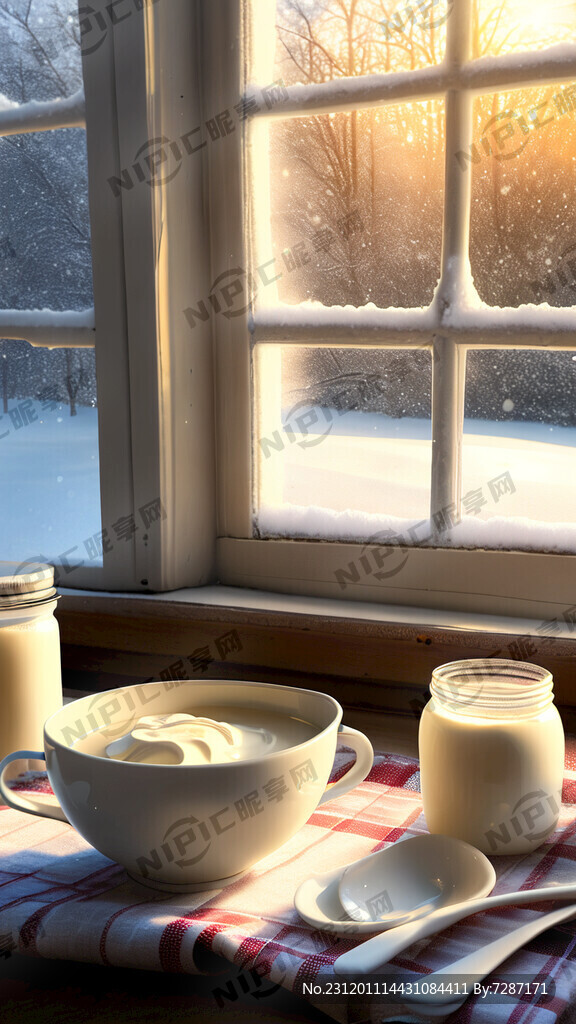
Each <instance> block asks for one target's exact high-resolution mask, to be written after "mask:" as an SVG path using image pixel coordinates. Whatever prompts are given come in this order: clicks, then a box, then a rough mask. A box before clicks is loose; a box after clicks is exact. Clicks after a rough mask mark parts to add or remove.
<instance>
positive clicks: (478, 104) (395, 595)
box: [212, 0, 576, 614]
mask: <svg viewBox="0 0 576 1024" xmlns="http://www.w3.org/2000/svg"><path fill="white" fill-rule="evenodd" d="M273 7H275V8H276V9H275V11H274V10H271V8H273ZM244 10H245V15H246V21H245V23H244V26H243V27H244V32H245V40H246V42H245V53H246V54H247V62H246V66H245V67H243V66H242V65H241V63H240V61H239V62H238V64H237V66H236V67H235V68H229V73H230V75H231V76H232V79H231V80H233V76H234V75H238V76H239V77H241V76H242V75H243V76H244V85H245V95H244V109H245V110H246V144H245V148H244V150H242V151H240V153H239V154H238V155H237V158H236V159H237V162H240V161H242V164H241V166H242V171H243V179H242V181H243V187H244V192H242V182H241V183H235V187H234V188H232V189H231V190H230V191H229V193H228V196H227V199H228V202H227V204H226V213H223V212H222V211H221V210H220V211H219V212H218V217H219V222H220V224H224V223H226V225H227V227H228V234H227V240H226V243H225V244H226V249H225V250H222V251H226V253H227V254H229V253H233V254H234V256H235V257H236V260H234V258H233V259H232V261H230V260H229V261H228V263H224V264H222V263H221V264H220V265H218V264H217V263H213V281H214V294H215V295H217V296H218V298H219V301H220V309H219V310H218V334H219V341H218V344H219V346H220V351H221V364H220V365H221V367H222V368H223V371H224V372H223V373H222V375H221V379H220V387H221V388H222V393H223V395H224V396H225V398H224V400H223V408H222V409H220V410H219V414H220V436H221V437H222V438H225V439H226V450H225V451H221V452H220V455H219V465H220V474H221V479H223V480H224V481H225V482H226V484H227V487H226V488H222V489H221V501H222V523H223V528H222V530H221V533H222V534H223V539H222V540H221V541H220V544H219V551H220V564H221V576H222V578H223V579H225V580H227V581H229V582H234V583H237V584H240V583H243V584H244V585H250V586H261V587H269V588H270V589H281V590H289V591H293V592H298V591H300V592H301V591H302V590H304V591H307V592H308V593H315V594H320V595H331V596H339V597H343V598H354V599H358V598H360V599H365V600H376V601H393V602H399V603H412V604H422V605H428V604H429V603H432V604H436V605H437V606H439V607H454V606H458V607H464V608H466V607H467V608H477V609H482V610H484V611H495V612H500V613H501V612H504V611H508V612H511V611H512V609H515V611H516V612H517V613H518V612H521V611H523V612H524V613H526V614H531V613H532V612H533V611H534V609H535V607H536V603H537V602H538V601H540V602H541V603H542V602H543V603H547V602H555V601H559V602H561V601H564V602H565V601H566V600H568V601H570V594H569V592H568V591H569V585H570V584H569V578H570V566H571V563H572V557H566V554H567V553H571V554H573V552H574V550H575V542H576V527H575V525H574V512H575V511H576V494H575V492H574V488H573V485H572V474H571V473H570V470H571V467H572V451H573V447H572V445H573V438H574V434H573V427H574V421H573V417H572V413H571V412H568V407H570V408H572V403H571V400H570V396H571V395H573V394H574V386H575V382H574V373H575V372H576V366H575V363H576V348H575V347H574V342H573V340H572V333H571V332H572V331H573V329H574V326H575V324H576V316H575V312H574V309H573V303H574V299H573V294H574V293H573V281H574V277H573V275H572V273H571V271H570V268H569V266H568V264H567V263H566V260H569V259H571V258H572V256H571V253H572V242H571V232H572V221H573V212H574V209H575V196H574V186H573V165H574V161H575V160H576V135H575V125H574V107H573V104H572V99H571V96H572V93H573V92H574V87H573V85H572V82H571V76H572V75H573V72H574V69H575V66H576V65H575V60H574V55H573V51H572V49H571V47H569V46H566V45H563V44H566V42H567V41H569V40H570V39H571V38H572V33H573V29H574V13H573V9H572V7H571V5H569V4H565V3H561V2H559V3H556V4H552V6H551V7H549V8H547V10H546V17H545V18H543V15H542V11H541V8H540V6H539V5H537V4H533V5H532V4H531V5H529V10H528V13H527V10H526V5H519V4H517V3H515V2H514V0H509V2H508V3H505V4H495V3H493V2H490V0H470V2H463V3H458V4H456V3H443V2H440V0H438V2H434V3H427V4H424V3H423V4H408V5H404V6H402V4H395V5H391V4H388V3H380V2H371V0H365V2H362V0H359V2H358V3H350V2H345V0H330V2H326V3H322V4H318V3H315V2H313V0H309V2H305V0H298V2H294V3H292V2H282V0H278V2H277V3H276V4H275V5H271V4H266V3H257V2H253V3H252V4H249V5H246V6H245V8H244ZM274 41H275V42H276V46H275V45H274ZM519 52H521V53H522V59H521V60H519V59H518V57H517V54H518V53H519ZM231 137H232V136H231ZM234 145H236V146H237V145H238V143H237V139H235V141H234V142H231V141H229V142H228V143H227V142H226V140H222V141H221V142H218V147H219V148H217V147H216V145H215V146H214V147H213V156H212V159H213V162H214V165H215V167H216V169H217V172H216V173H217V174H219V179H218V180H219V182H220V183H221V184H223V182H224V180H225V168H226V166H230V162H231V160H232V159H233V156H232V150H233V147H234ZM220 159H222V166H221V167H219V162H220ZM214 195H218V197H219V198H218V202H219V203H221V201H222V200H221V196H220V193H219V192H218V190H217V189H215V190H214ZM243 200H245V203H246V207H247V209H246V211H245V212H244V214H243V212H242V211H243V210H244V207H243ZM213 214H214V211H213ZM243 234H244V237H246V238H247V240H248V241H247V244H248V261H247V263H243V262H242V249H241V245H242V241H241V239H242V237H243ZM563 261H564V263H563ZM235 263H236V265H237V266H239V267H242V266H248V268H249V273H248V274H247V275H246V289H245V290H244V291H243V290H242V289H241V288H240V284H239V281H238V274H236V280H235V281H234V280H233V277H232V271H231V267H233V266H234V265H235ZM224 266H227V268H228V269H227V271H226V274H227V276H226V277H225V276H224V275H223V274H222V270H223V269H224ZM558 273H559V274H560V276H558ZM436 282H438V283H436ZM233 284H234V285H235V287H234V288H232V287H231V285H233ZM249 290H251V292H252V305H251V310H250V315H249V316H248V318H247V322H246V318H244V317H243V315H242V313H243V310H242V309H241V306H242V304H243V303H244V301H245V292H246V291H249ZM546 300H549V301H546ZM313 303H315V304H313ZM226 317H227V320H225V318H226ZM247 335H248V339H249V340H247ZM553 382H554V383H553ZM562 395H564V398H562ZM248 396H250V399H249V398H248ZM248 466H249V467H250V469H251V473H250V481H248V472H247V467H248ZM239 467H241V468H242V469H243V470H244V473H245V477H246V480H241V479H240V475H241V470H240V469H239ZM351 541H353V542H355V543H351ZM527 551H531V552H533V553H532V554H526V553H525V552H527ZM536 552H538V553H536ZM562 595H565V596H562Z"/></svg>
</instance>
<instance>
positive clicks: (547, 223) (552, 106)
mask: <svg viewBox="0 0 576 1024" xmlns="http://www.w3.org/2000/svg"><path fill="white" fill-rule="evenodd" d="M575 109H576V87H575V86H574V85H560V84H557V85H554V86H545V87H544V86H543V87H539V88H530V89H523V90H522V89H519V90H515V91H514V92H509V93H495V94H494V95H492V96H485V97H482V98H481V99H479V100H477V101H476V103H475V107H474V115H475V116H474V124H475V135H474V141H473V143H472V146H471V147H470V150H469V152H467V153H460V154H458V159H459V162H460V165H461V167H462V171H463V173H465V170H466V168H467V167H469V166H470V165H472V170H473V184H472V216H471V237H470V259H471V265H472V273H473V276H474V282H475V285H476V288H477V291H478V293H479V295H480V297H481V299H483V301H484V302H487V303H489V304H490V305H497V306H518V305H520V304H522V303H528V302H535V303H539V302H549V303H550V305H553V306H566V305H573V304H574V301H575V300H574V295H575V291H574V283H575V281H576V274H575V273H574V272H573V271H572V268H571V264H573V263H574V246H575V244H576V237H575V234H574V218H575V214H576V180H575V176H574V172H575V167H576V116H575V113H574V111H575ZM574 268H575V270H576V264H574Z"/></svg>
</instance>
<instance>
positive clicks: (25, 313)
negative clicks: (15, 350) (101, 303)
mask: <svg viewBox="0 0 576 1024" xmlns="http://www.w3.org/2000/svg"><path fill="white" fill-rule="evenodd" d="M0 337H1V338H13V339H15V340H17V341H27V342H29V344H30V345H33V346H35V347H36V348H94V310H93V309H85V310H82V311H81V312H77V311H75V310H66V311H65V312H60V311H59V310H54V311H52V310H45V309H2V310H0Z"/></svg>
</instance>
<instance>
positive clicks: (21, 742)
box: [0, 562, 62, 758]
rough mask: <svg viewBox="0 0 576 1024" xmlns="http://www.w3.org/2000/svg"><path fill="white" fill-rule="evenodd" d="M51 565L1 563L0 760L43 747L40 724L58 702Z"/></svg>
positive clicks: (59, 683)
mask: <svg viewBox="0 0 576 1024" xmlns="http://www.w3.org/2000/svg"><path fill="white" fill-rule="evenodd" d="M56 600H57V596H56V589H55V587H54V569H53V568H52V566H50V565H43V564H41V563H38V562H30V563H24V564H22V563H18V562H0V758H1V757H4V756H5V755H6V754H10V753H11V752H12V751H13V750H19V749H20V750H31V751H32V750H34V751H37V750H43V748H44V740H43V728H44V722H45V721H46V719H47V718H49V717H50V715H52V714H53V713H54V712H55V711H57V710H58V708H59V707H61V706H62V677H61V672H60V634H59V631H58V623H57V622H56V619H55V618H54V610H55V608H56Z"/></svg>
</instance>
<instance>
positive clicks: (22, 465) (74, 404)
mask: <svg viewBox="0 0 576 1024" xmlns="http://www.w3.org/2000/svg"><path fill="white" fill-rule="evenodd" d="M97 421H98V414H97V408H96V375H95V366H94V352H93V350H80V349H55V350H54V351H52V352H49V351H47V350H46V349H38V348H33V347H32V346H31V345H28V344H27V343H26V342H21V341H1V342H0V493H1V494H2V495H3V502H2V527H1V536H2V554H1V557H2V558H4V559H13V560H14V561H17V562H21V561H27V560H28V559H36V558H40V557H41V560H45V561H48V562H50V561H53V560H57V561H61V559H60V557H59V556H60V555H62V554H65V553H66V552H68V554H67V555H65V557H66V559H67V561H68V563H69V564H70V565H74V564H77V563H79V562H81V561H83V562H84V564H85V565H98V564H101V562H102V557H101V556H102V536H101V533H100V531H101V530H102V526H101V521H100V485H99V475H98V435H97V425H98V422H97ZM73 579H74V577H73V575H70V576H69V575H68V573H67V572H65V571H64V572H63V573H61V578H60V581H61V583H63V584H65V585H68V586H73V585H74V583H73Z"/></svg>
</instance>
